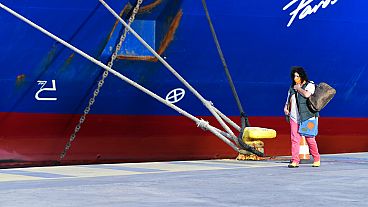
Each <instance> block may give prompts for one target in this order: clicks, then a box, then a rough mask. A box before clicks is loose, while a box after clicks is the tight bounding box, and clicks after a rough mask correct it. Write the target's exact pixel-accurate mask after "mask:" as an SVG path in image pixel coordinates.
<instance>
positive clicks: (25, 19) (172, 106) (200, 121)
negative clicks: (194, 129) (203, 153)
mask: <svg viewBox="0 0 368 207" xmlns="http://www.w3.org/2000/svg"><path fill="white" fill-rule="evenodd" d="M0 7H1V8H2V9H4V10H5V11H7V12H9V13H10V14H12V15H13V16H15V17H17V18H18V19H20V20H22V21H24V22H25V23H27V24H29V25H30V26H32V27H34V28H36V29H37V30H39V31H40V32H42V33H44V34H46V35H47V36H49V37H51V38H52V39H54V40H56V41H58V42H60V43H61V44H63V45H64V46H65V47H68V48H69V49H71V50H73V51H74V52H76V53H78V54H79V55H81V56H83V57H84V58H86V59H88V60H89V61H91V62H93V63H95V64H96V65H98V66H100V67H101V68H103V69H105V70H107V71H109V72H110V73H112V74H114V75H115V76H117V77H119V78H120V79H121V80H123V81H126V82H127V83H129V84H130V85H132V86H134V87H135V88H137V89H139V90H141V91H142V92H144V93H146V94H148V95H150V96H152V97H153V98H154V99H156V100H158V101H159V102H161V103H163V104H165V105H167V106H168V107H170V108H172V109H174V110H175V111H177V112H178V113H180V114H182V115H184V116H186V117H188V118H190V119H191V120H193V121H194V122H196V123H197V124H198V125H200V126H201V127H203V128H205V129H208V130H209V131H210V132H212V133H213V134H215V135H216V136H217V137H219V138H220V139H221V140H222V141H224V142H225V143H226V144H228V145H229V146H230V147H232V148H233V149H234V150H235V151H237V152H239V148H238V147H237V146H236V145H235V144H234V143H232V142H231V141H230V140H229V139H227V138H225V137H224V136H223V135H221V134H220V133H219V131H221V130H219V129H217V128H216V127H213V126H211V125H210V124H208V122H207V123H206V122H203V120H200V119H198V118H197V117H195V116H193V115H191V114H189V113H187V112H186V111H184V110H182V109H181V108H179V107H177V106H175V105H174V104H172V103H170V102H167V101H166V100H165V99H163V98H161V97H160V96H158V95H156V94H155V93H153V92H151V91H150V90H148V89H146V88H144V87H143V86H141V85H139V84H137V83H136V82H134V81H132V80H130V79H129V78H127V77H125V76H124V75H122V74H121V73H119V72H117V71H115V70H114V69H112V68H109V67H108V66H107V65H105V64H103V63H102V62H101V61H98V60H96V59H95V58H93V57H91V56H90V55H88V54H86V53H85V52H83V51H81V50H79V49H78V48H76V47H74V46H73V45H71V44H69V43H67V42H66V41H64V40H62V39H61V38H59V37H57V36H55V35H54V34H52V33H50V32H49V31H47V30H45V29H44V28H42V27H40V26H38V25H37V24H35V23H33V22H32V21H30V20H28V19H27V18H25V17H23V16H22V15H20V14H18V13H17V12H15V11H13V10H12V9H10V8H8V7H6V6H5V5H3V4H2V3H0Z"/></svg>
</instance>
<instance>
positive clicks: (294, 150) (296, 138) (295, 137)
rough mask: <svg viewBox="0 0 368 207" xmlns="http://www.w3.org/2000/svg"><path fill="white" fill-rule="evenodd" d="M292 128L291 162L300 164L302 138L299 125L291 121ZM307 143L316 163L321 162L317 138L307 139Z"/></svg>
mask: <svg viewBox="0 0 368 207" xmlns="http://www.w3.org/2000/svg"><path fill="white" fill-rule="evenodd" d="M290 128H291V161H293V162H296V163H299V162H300V159H299V147H300V146H299V145H300V139H301V136H300V134H299V132H298V130H299V125H298V124H297V123H295V122H294V121H293V120H291V119H290ZM306 141H307V144H308V147H309V152H310V153H311V154H312V156H313V159H314V162H317V161H320V156H319V153H318V147H317V142H316V139H315V137H306Z"/></svg>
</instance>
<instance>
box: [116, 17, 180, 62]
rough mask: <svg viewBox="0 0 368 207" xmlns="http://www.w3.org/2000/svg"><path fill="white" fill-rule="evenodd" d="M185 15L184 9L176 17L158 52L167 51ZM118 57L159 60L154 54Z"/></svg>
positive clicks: (122, 57)
mask: <svg viewBox="0 0 368 207" xmlns="http://www.w3.org/2000/svg"><path fill="white" fill-rule="evenodd" d="M182 16H183V11H182V10H180V11H179V12H178V13H177V14H176V16H175V18H174V19H173V21H172V23H171V25H170V28H169V31H168V32H167V33H166V35H165V37H164V38H163V40H162V42H161V45H160V48H159V49H158V51H157V53H158V54H159V55H161V54H162V53H163V52H165V50H166V48H167V47H168V46H169V44H170V43H171V41H172V40H173V39H174V35H175V32H176V30H177V28H178V27H179V24H180V20H181V17H182ZM117 58H118V59H120V60H142V61H150V62H157V61H158V60H157V58H156V57H154V56H126V55H118V56H117Z"/></svg>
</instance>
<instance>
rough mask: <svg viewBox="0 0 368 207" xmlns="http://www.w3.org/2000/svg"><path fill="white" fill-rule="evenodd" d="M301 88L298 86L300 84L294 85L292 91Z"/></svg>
mask: <svg viewBox="0 0 368 207" xmlns="http://www.w3.org/2000/svg"><path fill="white" fill-rule="evenodd" d="M301 88H302V87H301V86H300V84H295V85H294V90H296V91H298V90H299V89H301Z"/></svg>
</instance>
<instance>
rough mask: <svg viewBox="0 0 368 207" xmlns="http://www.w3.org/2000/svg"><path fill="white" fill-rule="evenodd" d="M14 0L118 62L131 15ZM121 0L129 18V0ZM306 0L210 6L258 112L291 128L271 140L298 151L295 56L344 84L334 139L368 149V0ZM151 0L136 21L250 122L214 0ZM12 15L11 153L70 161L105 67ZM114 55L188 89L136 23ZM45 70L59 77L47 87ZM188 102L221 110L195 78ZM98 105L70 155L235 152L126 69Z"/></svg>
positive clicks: (333, 108)
mask: <svg viewBox="0 0 368 207" xmlns="http://www.w3.org/2000/svg"><path fill="white" fill-rule="evenodd" d="M293 2H294V3H293ZM2 3H3V4H5V5H6V6H8V7H10V8H12V9H13V10H15V11H17V12H19V13H20V14H22V15H24V16H25V17H27V18H29V19H30V20H32V21H34V22H35V23H37V24H38V25H40V26H42V27H43V28H45V29H47V30H48V31H50V32H52V33H54V34H55V35H57V36H59V37H61V38H62V39H64V40H66V41H67V42H69V43H71V44H72V45H74V46H76V47H78V48H79V49H81V50H83V51H84V52H86V53H87V54H89V55H91V56H92V57H94V58H96V59H98V60H101V61H102V62H104V63H107V62H108V60H109V58H110V56H111V54H112V52H113V50H114V47H115V45H116V43H117V41H118V39H119V35H120V34H121V32H122V26H121V25H120V24H118V23H117V20H116V19H115V18H114V17H113V16H112V15H111V14H110V13H109V12H108V11H107V10H106V9H105V8H104V7H103V6H102V5H101V4H100V3H99V2H95V1H78V2H74V1H73V2H72V1H70V2H68V1H61V0H56V1H52V2H49V1H41V0H39V1H32V2H29V1H16V2H15V1H3V2H2ZM107 3H108V4H110V6H111V7H112V8H113V9H114V10H115V11H116V12H117V13H120V14H121V15H122V17H123V18H127V16H128V14H129V11H130V9H131V7H129V6H127V5H128V3H129V1H124V0H119V1H118V0H111V1H107ZM131 3H134V1H131ZM306 3H308V2H306V1H302V0H300V1H288V0H283V1H270V0H269V1H266V2H259V1H256V0H228V1H221V0H211V1H208V9H209V12H210V15H211V17H212V20H213V23H214V27H215V29H216V31H217V35H218V39H219V42H220V45H221V47H222V49H223V52H224V55H225V58H226V60H227V63H228V66H229V70H230V73H231V75H232V78H233V80H234V84H235V87H236V89H237V92H238V95H239V97H240V99H241V101H242V103H243V106H244V109H245V111H246V113H247V114H248V115H249V120H250V122H251V124H252V125H260V126H264V127H270V128H274V129H276V130H277V131H278V138H277V139H276V140H275V141H270V142H269V143H266V152H267V150H268V152H269V154H271V155H287V154H288V153H289V138H288V133H289V132H288V125H287V123H285V122H284V121H283V106H284V104H285V101H286V95H287V90H288V87H289V85H290V75H289V73H290V67H291V66H293V65H301V66H304V67H305V68H306V70H307V72H308V75H309V78H310V79H311V80H313V81H315V82H317V83H318V82H327V83H329V84H330V85H332V86H333V87H334V88H336V90H337V94H336V96H335V97H334V99H333V100H332V101H331V102H330V103H329V104H328V105H327V107H326V108H325V109H324V110H323V111H322V112H321V124H320V137H321V138H320V139H319V140H318V141H319V143H320V150H321V152H322V153H336V152H353V151H366V150H367V147H366V146H367V144H368V132H365V131H364V130H363V129H364V126H366V124H368V118H367V117H368V107H366V106H367V104H368V93H366V91H367V89H368V87H367V86H368V84H367V82H366V81H365V79H364V78H365V77H368V70H367V64H368V59H367V57H368V50H366V45H368V38H367V37H368V15H366V12H365V8H366V7H367V6H368V2H366V1H364V0H353V1H343V0H339V1H336V0H332V1H329V0H324V1H316V0H314V1H311V2H310V3H309V4H306ZM143 7H144V9H142V10H141V12H140V13H138V15H137V17H136V20H135V21H134V22H133V25H132V27H133V28H134V29H136V30H137V32H138V33H139V34H141V35H142V36H143V38H144V39H145V40H146V41H147V42H148V43H149V44H150V45H151V46H152V47H153V48H154V49H155V50H156V51H158V52H159V53H160V54H161V56H162V57H164V58H165V60H166V61H167V62H168V63H170V64H171V65H172V66H173V67H174V68H175V69H176V70H177V72H178V73H179V74H181V75H182V77H184V78H185V79H186V80H187V81H188V82H189V83H190V84H191V85H192V86H193V87H194V88H195V89H196V90H197V91H198V92H199V93H201V94H202V95H203V96H204V97H205V98H206V99H207V100H210V101H212V102H213V103H214V105H215V106H216V107H217V108H218V109H220V110H221V111H222V112H223V113H224V114H226V115H228V116H230V117H232V118H233V119H234V121H236V122H239V121H238V118H237V117H238V116H239V112H238V109H237V106H236V102H235V101H234V98H233V96H232V94H231V90H230V87H229V85H228V82H227V79H226V76H225V73H224V70H223V66H222V64H221V60H220V58H219V56H218V52H217V49H216V46H215V44H214V40H213V38H212V34H211V31H210V29H209V25H208V22H207V19H206V16H205V13H204V9H203V6H202V3H201V1H194V0H185V1H180V0H171V1H168V0H162V1H147V2H145V4H144V5H143ZM309 13H310V14H309ZM294 14H296V15H295V19H293V16H294ZM0 27H1V32H0V45H1V48H0V66H1V68H0V88H1V97H0V112H1V123H0V129H1V131H2V132H3V133H2V134H3V135H2V137H1V139H0V141H1V142H2V143H3V144H2V145H1V146H0V155H1V157H0V159H1V160H5V161H7V162H8V161H9V162H10V163H19V162H44V161H53V160H56V159H57V158H58V155H59V154H60V152H61V151H62V149H63V148H64V145H65V143H66V142H67V140H68V139H69V136H70V134H71V133H72V132H73V130H74V126H75V125H76V124H77V122H78V119H79V116H80V114H82V113H83V110H84V108H85V107H86V105H87V104H88V100H89V98H90V97H91V95H92V94H93V90H94V89H95V88H96V86H97V81H98V80H99V79H100V78H101V74H102V72H103V69H101V68H100V67H98V66H96V65H95V64H93V63H91V62H90V61H88V60H86V59H85V58H83V57H81V56H79V55H78V54H76V53H75V52H73V51H71V50H69V49H68V48H66V47H64V46H63V45H61V44H60V43H57V42H55V41H54V40H53V39H51V38H49V37H47V36H46V35H44V34H42V33H41V32H39V31H37V30H36V29H34V28H32V27H30V26H29V25H27V24H26V23H24V22H22V21H20V20H19V19H17V18H15V17H14V16H12V15H10V14H9V13H7V12H6V11H4V10H0ZM113 68H114V69H115V70H117V71H119V72H120V73H122V74H123V75H125V76H127V77H129V78H130V79H132V80H134V81H136V82H138V83H139V84H141V85H143V86H144V87H146V88H148V89H150V90H152V91H153V92H155V93H156V94H157V95H159V96H161V97H166V95H167V94H168V93H169V92H170V91H171V90H173V89H176V88H184V86H183V84H182V83H181V82H180V81H179V80H177V79H176V78H175V77H174V76H173V75H172V74H171V73H170V72H169V71H168V70H167V69H166V68H165V67H164V66H163V65H162V64H161V63H159V62H157V61H155V59H154V57H153V56H152V54H150V53H149V52H148V50H147V49H145V48H144V47H143V46H141V44H140V43H139V42H138V41H137V40H136V39H135V38H134V37H133V36H132V35H131V34H129V35H128V37H127V39H126V41H125V42H124V43H123V48H122V49H121V51H119V57H118V60H116V61H115V63H114V66H113ZM53 80H54V83H55V85H52V81H53ZM40 81H44V82H40ZM45 81H47V82H45ZM40 83H45V86H44V87H46V88H53V87H54V89H53V90H50V91H43V92H42V93H37V92H39V91H40V87H41V85H40ZM48 99H51V100H48ZM176 105H177V106H179V107H181V108H183V109H184V110H186V111H188V112H189V113H191V114H193V115H195V116H198V117H205V118H208V119H209V120H211V123H213V122H214V120H213V119H212V118H210V117H209V115H210V113H209V112H208V110H207V109H206V108H205V107H204V106H203V104H202V103H201V102H200V101H199V100H198V99H197V98H196V97H195V96H194V95H193V94H191V93H190V92H189V90H187V91H186V95H185V97H184V99H182V100H181V101H180V102H178V103H177V104H176ZM90 113H91V116H88V117H87V120H86V123H85V125H83V126H82V130H81V132H80V134H78V136H77V139H76V141H75V142H74V143H73V145H72V148H71V150H70V152H68V156H67V157H66V160H69V161H70V162H75V163H80V162H110V161H143V160H168V159H197V158H214V157H233V156H234V155H235V153H234V152H233V151H232V150H231V149H230V148H229V147H228V146H226V145H225V144H223V143H222V142H221V141H220V140H218V139H216V137H215V136H213V135H211V134H209V133H208V132H201V131H200V130H199V129H196V125H195V123H191V122H190V121H189V120H186V119H185V118H183V117H179V114H178V113H177V112H175V111H174V110H172V109H170V108H168V107H167V106H165V105H163V104H161V103H159V102H157V101H156V100H154V99H152V98H151V97H149V96H147V95H146V94H144V93H142V92H140V91H138V90H137V89H136V88H134V87H132V86H130V85H129V84H127V83H125V82H123V81H122V80H120V79H119V78H117V77H114V76H112V75H110V76H109V77H108V78H107V79H106V81H105V84H104V86H103V88H102V90H101V92H100V94H99V96H98V97H97V100H96V102H95V104H94V105H93V107H92V110H91V112H90ZM163 122H165V123H163ZM349 123H350V124H349ZM193 128H194V129H193ZM348 139H350V141H349V140H348ZM35 143H37V144H35ZM267 144H268V147H269V148H267ZM194 146H195V147H194ZM194 149H195V150H194Z"/></svg>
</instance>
